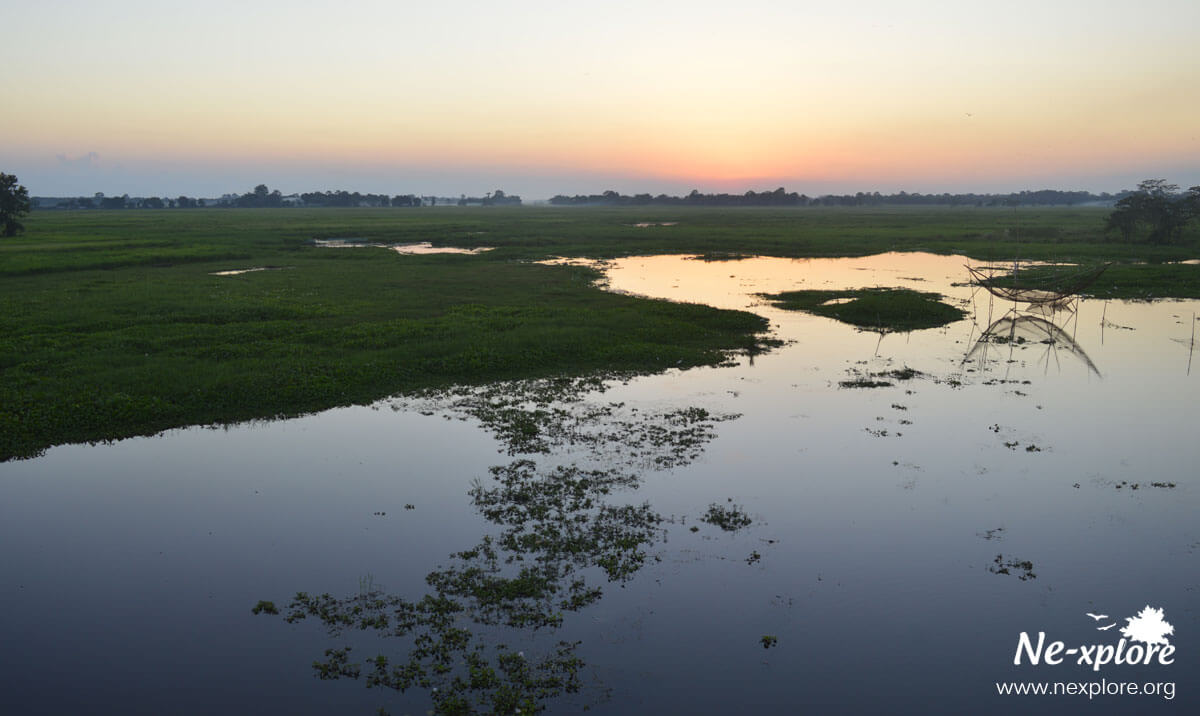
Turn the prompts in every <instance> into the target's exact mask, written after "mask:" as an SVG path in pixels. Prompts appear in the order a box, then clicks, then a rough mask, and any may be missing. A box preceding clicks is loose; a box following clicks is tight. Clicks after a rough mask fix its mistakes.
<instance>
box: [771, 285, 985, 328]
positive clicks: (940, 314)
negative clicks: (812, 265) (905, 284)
mask: <svg viewBox="0 0 1200 716" xmlns="http://www.w3.org/2000/svg"><path fill="white" fill-rule="evenodd" d="M759 296H761V297H762V298H765V299H767V300H768V301H770V302H771V303H773V304H774V305H775V306H777V307H779V308H783V309H786V310H789V311H805V312H807V313H815V314H817V315H819V316H825V317H827V318H833V319H835V320H838V321H841V322H842V323H849V324H850V325H853V326H858V327H859V328H864V329H870V330H877V331H884V332H892V331H916V330H921V329H925V328H937V327H938V326H944V325H946V324H948V323H953V322H954V321H958V320H961V319H963V318H965V317H966V315H967V314H966V313H965V312H964V311H962V310H961V309H959V308H956V307H954V306H951V305H949V304H947V303H943V302H942V301H941V300H940V299H941V298H942V295H941V294H939V293H926V292H921V291H913V290H912V289H907V288H860V289H852V290H845V291H819V290H805V291H784V292H782V293H775V294H767V293H763V294H759Z"/></svg>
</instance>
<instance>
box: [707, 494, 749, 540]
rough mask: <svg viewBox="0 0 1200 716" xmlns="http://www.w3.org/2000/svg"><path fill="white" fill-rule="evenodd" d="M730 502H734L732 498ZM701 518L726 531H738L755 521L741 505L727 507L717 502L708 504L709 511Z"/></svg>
mask: <svg viewBox="0 0 1200 716" xmlns="http://www.w3.org/2000/svg"><path fill="white" fill-rule="evenodd" d="M730 502H732V499H730ZM700 519H701V521H703V522H707V523H709V524H710V525H716V526H717V527H720V528H721V529H723V530H725V531H726V532H737V531H738V530H740V529H742V528H743V527H749V526H750V525H751V524H752V523H753V522H754V520H752V519H750V515H748V514H746V513H745V511H743V510H742V508H741V506H740V505H733V504H731V505H730V506H729V507H726V506H725V505H722V504H719V503H716V502H714V503H712V504H711V505H709V506H708V512H706V513H705V514H704V516H703V517H701V518H700Z"/></svg>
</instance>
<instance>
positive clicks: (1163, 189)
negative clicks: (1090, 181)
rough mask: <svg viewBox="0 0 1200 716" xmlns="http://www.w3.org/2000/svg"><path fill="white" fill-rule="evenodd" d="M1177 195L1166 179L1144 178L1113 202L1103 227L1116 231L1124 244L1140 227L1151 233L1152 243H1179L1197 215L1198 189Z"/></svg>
mask: <svg viewBox="0 0 1200 716" xmlns="http://www.w3.org/2000/svg"><path fill="white" fill-rule="evenodd" d="M1178 192H1179V187H1178V186H1177V185H1175V184H1168V183H1167V181H1166V180H1165V179H1147V180H1146V181H1144V182H1142V183H1141V184H1138V188H1137V191H1135V192H1133V193H1132V194H1130V195H1129V196H1126V197H1125V198H1123V199H1121V200H1120V201H1118V202H1117V203H1116V206H1115V208H1114V211H1113V213H1112V214H1109V216H1108V223H1107V225H1106V227H1105V228H1106V229H1119V230H1120V231H1121V237H1122V238H1123V239H1124V240H1125V241H1130V240H1132V239H1133V238H1134V235H1135V233H1136V232H1137V230H1138V228H1140V227H1143V226H1145V227H1147V228H1149V230H1150V233H1149V236H1148V237H1147V239H1148V241H1150V242H1151V243H1156V244H1164V243H1171V242H1176V241H1179V240H1180V239H1181V238H1182V235H1183V229H1184V227H1185V226H1187V224H1188V222H1189V221H1191V220H1192V219H1193V218H1196V217H1197V216H1200V212H1197V206H1198V202H1200V190H1197V189H1196V187H1193V188H1191V189H1189V190H1188V193H1187V194H1184V195H1182V196H1180V195H1179V193H1178Z"/></svg>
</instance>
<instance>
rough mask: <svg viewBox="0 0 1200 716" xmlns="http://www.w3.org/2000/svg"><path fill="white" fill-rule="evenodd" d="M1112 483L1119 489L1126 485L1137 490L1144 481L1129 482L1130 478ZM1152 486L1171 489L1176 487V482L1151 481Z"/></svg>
mask: <svg viewBox="0 0 1200 716" xmlns="http://www.w3.org/2000/svg"><path fill="white" fill-rule="evenodd" d="M1110 484H1111V485H1112V486H1113V487H1114V488H1116V489H1118V490H1120V489H1122V488H1126V487H1128V488H1129V489H1131V490H1137V489H1140V488H1141V487H1142V483H1140V482H1129V481H1128V480H1121V481H1120V482H1113V483H1110ZM1150 487H1157V488H1159V489H1164V490H1171V489H1174V488H1175V483H1173V482H1151V483H1150Z"/></svg>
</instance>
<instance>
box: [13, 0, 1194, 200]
mask: <svg viewBox="0 0 1200 716" xmlns="http://www.w3.org/2000/svg"><path fill="white" fill-rule="evenodd" d="M247 5H248V4H246V3H233V2H210V3H204V4H196V3H189V4H182V3H180V4H175V3H170V4H167V3H161V2H157V3H151V2H87V3H84V2H41V3H38V4H36V5H33V4H17V3H12V2H0V20H2V21H3V25H4V26H5V27H6V28H9V29H10V32H9V35H8V36H7V37H6V42H5V43H4V45H3V46H2V47H0V61H3V63H4V66H5V68H6V71H5V72H4V73H3V75H2V76H0V92H3V96H5V97H7V98H12V101H11V104H10V103H6V105H8V106H6V108H5V110H4V112H3V113H0V170H3V171H6V172H9V173H16V174H17V175H18V176H19V177H21V179H22V182H23V183H25V184H26V185H27V186H29V187H30V190H31V191H32V192H33V193H35V194H42V195H52V194H70V193H88V194H90V193H91V192H93V191H105V192H107V193H124V192H128V193H131V194H150V193H155V194H164V195H176V194H180V193H186V194H200V195H211V194H215V193H221V192H223V191H245V190H247V189H248V188H249V187H251V186H253V185H254V184H257V183H259V182H266V183H268V184H270V185H271V186H272V187H279V188H280V189H282V190H283V191H285V192H290V191H305V190H311V189H317V188H334V187H344V188H350V189H357V190H361V191H386V192H393V193H399V192H404V193H407V192H413V191H419V192H424V193H440V194H455V195H456V194H458V193H460V192H467V193H476V194H478V193H482V192H485V191H488V190H491V189H495V188H504V189H505V190H507V191H510V192H516V193H521V194H523V195H525V196H527V197H545V196H549V195H550V194H552V193H555V192H559V191H561V192H567V193H575V192H593V191H601V190H603V189H606V188H616V189H619V190H621V191H626V192H637V191H651V192H659V191H665V192H671V193H675V192H681V191H687V190H690V189H691V188H693V187H695V188H700V189H702V190H706V191H708V190H713V191H716V190H729V191H743V190H745V189H749V188H757V189H763V188H773V187H774V186H778V185H781V184H782V185H786V186H788V187H789V188H791V189H795V190H798V191H804V192H807V193H810V194H812V193H822V192H827V191H856V190H866V191H869V190H880V191H885V192H886V191H895V190H899V189H906V190H908V191H938V192H940V191H947V190H948V191H959V190H961V191H972V190H973V191H1005V190H1013V189H1023V188H1041V187H1056V188H1085V189H1091V190H1097V191H1099V190H1116V189H1119V188H1122V187H1129V186H1132V185H1133V184H1135V183H1136V182H1137V181H1138V180H1140V179H1143V178H1147V177H1151V176H1153V177H1164V178H1167V179H1169V180H1171V181H1174V182H1177V183H1180V184H1183V185H1185V186H1187V185H1190V184H1200V141H1198V139H1197V135H1198V134H1200V132H1198V131H1197V129H1196V128H1195V125H1196V124H1197V122H1196V117H1198V116H1200V89H1198V88H1200V43H1197V42H1196V41H1195V39H1194V35H1195V32H1196V29H1197V28H1198V27H1200V3H1196V2H1183V1H1180V0H1170V1H1168V0H1149V1H1147V2H1141V3H1138V4H1129V3H1115V2H1090V3H1085V2H1049V3H1047V2H1012V3H1006V4H1002V5H997V4H994V3H966V2H931V1H925V2H920V1H914V2H906V3H886V2H859V3H855V4H854V5H853V6H846V5H841V6H836V7H835V6H834V5H832V4H829V3H805V2H800V3H797V2H764V1H761V0H760V1H754V0H751V1H748V2H742V3H736V4H731V3H716V2H658V3H650V4H647V3H629V2H613V3H606V4H596V3H573V2H561V1H560V2H518V3H511V4H507V5H504V4H498V3H482V2H460V3H455V4H454V5H437V4H433V3H427V2H426V3H402V2H345V3H326V2H286V3H285V2H255V3H251V4H249V6H247Z"/></svg>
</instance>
